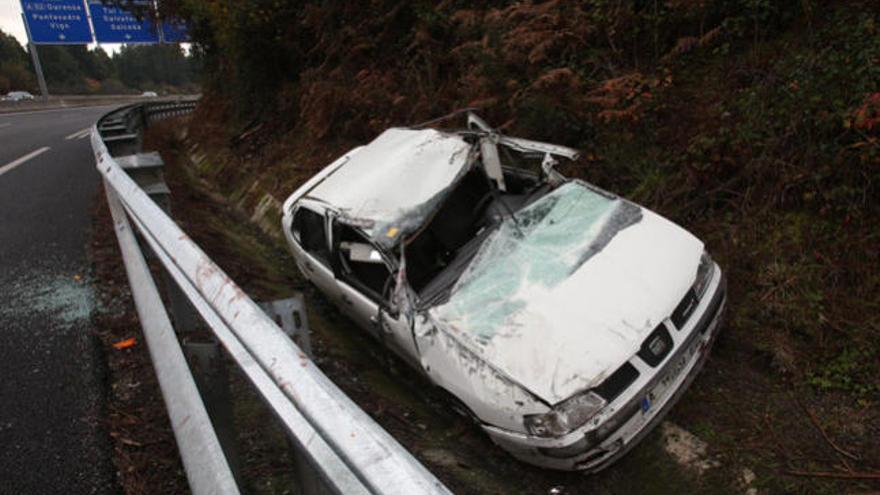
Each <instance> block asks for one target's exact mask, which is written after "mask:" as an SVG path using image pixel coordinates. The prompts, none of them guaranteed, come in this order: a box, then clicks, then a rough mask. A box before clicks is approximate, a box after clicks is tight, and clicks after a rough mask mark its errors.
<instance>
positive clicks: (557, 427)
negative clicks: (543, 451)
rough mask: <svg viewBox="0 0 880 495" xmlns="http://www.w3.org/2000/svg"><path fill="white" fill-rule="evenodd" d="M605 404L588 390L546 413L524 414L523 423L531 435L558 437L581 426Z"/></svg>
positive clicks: (603, 400)
mask: <svg viewBox="0 0 880 495" xmlns="http://www.w3.org/2000/svg"><path fill="white" fill-rule="evenodd" d="M605 404H606V402H605V399H603V398H601V397H599V396H598V395H596V394H595V393H593V392H592V391H589V390H588V391H586V392H582V393H580V394H577V395H574V396H572V397H571V398H569V399H566V400H564V401H562V402H560V403H559V404H556V405H555V406H554V407H553V409H552V410H551V411H550V412H548V413H544V414H527V415H525V416H524V417H523V423H524V424H525V427H526V430H527V431H528V432H529V433H530V434H532V435H535V436H538V437H560V436H562V435H565V434H566V433H570V432H571V431H573V430H575V429H577V428H580V427H581V426H583V424H584V423H586V422H587V421H588V420H589V419H590V418H592V417H593V416H595V415H596V413H598V412H599V411H601V410H602V408H603V407H605Z"/></svg>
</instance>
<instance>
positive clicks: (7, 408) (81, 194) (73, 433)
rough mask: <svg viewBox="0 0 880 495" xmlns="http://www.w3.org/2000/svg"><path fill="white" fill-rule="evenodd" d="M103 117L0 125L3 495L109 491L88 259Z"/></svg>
mask: <svg viewBox="0 0 880 495" xmlns="http://www.w3.org/2000/svg"><path fill="white" fill-rule="evenodd" d="M110 108H112V107H91V108H77V109H67V110H49V111H41V112H32V113H20V114H5V115H0V301H2V302H0V494H2V495H6V494H44V493H46V494H49V493H51V494H55V493H70V494H109V493H118V492H119V489H118V487H117V485H116V482H115V476H114V470H113V464H112V462H111V459H110V442H109V437H108V436H107V432H106V431H104V430H103V425H102V424H101V421H100V418H101V416H102V415H101V407H102V400H103V399H102V397H103V390H104V388H103V387H104V384H103V375H104V371H103V369H102V364H101V363H102V362H103V360H102V359H101V357H100V355H99V354H98V349H99V348H98V346H97V341H96V339H95V338H94V337H93V332H92V328H91V315H92V312H93V311H94V310H95V307H94V306H95V304H94V296H93V294H94V292H93V289H92V285H91V281H90V277H89V261H88V259H87V242H88V231H89V227H90V210H91V207H92V205H93V201H94V199H95V197H96V194H97V192H98V187H99V184H100V176H99V175H98V173H97V171H96V170H95V166H94V158H93V155H92V153H91V147H90V144H89V138H88V134H87V129H88V127H89V126H91V125H92V124H93V123H94V122H95V121H96V120H97V119H98V117H100V115H102V114H103V113H106V112H107V111H109V109H110ZM80 131H82V132H80Z"/></svg>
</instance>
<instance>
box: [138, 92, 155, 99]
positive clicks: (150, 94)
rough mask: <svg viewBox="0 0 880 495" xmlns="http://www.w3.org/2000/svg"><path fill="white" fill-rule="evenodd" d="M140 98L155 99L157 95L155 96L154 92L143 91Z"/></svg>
mask: <svg viewBox="0 0 880 495" xmlns="http://www.w3.org/2000/svg"><path fill="white" fill-rule="evenodd" d="M141 96H142V97H144V98H155V97H157V96H159V95H157V94H156V92H155V91H144V92H143V94H141Z"/></svg>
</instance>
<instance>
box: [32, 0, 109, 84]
mask: <svg viewBox="0 0 880 495" xmlns="http://www.w3.org/2000/svg"><path fill="white" fill-rule="evenodd" d="M21 19H22V21H24V30H25V32H26V33H27V38H28V51H29V52H30V53H31V60H33V63H34V71H35V72H36V73H37V83H38V84H39V85H40V97H41V98H42V99H44V100H45V99H46V98H48V97H49V88H48V87H47V86H46V77H45V76H44V75H43V66H42V64H40V54H39V53H38V52H37V44H47V45H48V44H56V45H71V44H74V45H80V44H86V43H91V42H92V31H91V29H89V19H88V15H87V14H86V8H85V4H84V2H83V0H21Z"/></svg>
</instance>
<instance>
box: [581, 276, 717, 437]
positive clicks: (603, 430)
mask: <svg viewBox="0 0 880 495" xmlns="http://www.w3.org/2000/svg"><path fill="white" fill-rule="evenodd" d="M725 295H726V290H725V286H724V285H723V282H722V285H721V287H720V288H719V289H718V290H717V291H716V292H715V295H714V296H713V298H712V301H711V302H710V303H709V306H708V308H706V312H705V313H703V315H702V317H701V319H700V322H699V323H698V324H697V327H696V328H695V329H694V331H693V332H692V333H691V334H690V335H688V338H687V339H686V340H685V341H684V342H683V343H682V344H681V345H680V346H679V347H678V348H676V349H675V352H674V354H673V355H672V357H671V358H670V359H669V360H667V366H664V368H662V369H660V370H657V373H656V374H655V375H654V378H653V379H651V381H649V382H648V383H647V384H646V385H645V386H643V387H642V388H641V389H640V390H639V391H638V392H637V393H635V394H633V396H632V398H631V399H630V400H629V401H628V402H627V403H626V404H624V405H623V406H621V407H620V409H618V410H617V412H616V413H615V414H614V415H613V416H612V417H611V418H609V419H608V420H606V421H605V422H604V423H603V424H602V425H601V426H600V427H599V428H598V430H597V431H596V432H595V434H594V435H593V437H592V439H591V440H592V441H593V442H594V443H593V445H595V444H596V443H598V442H601V441H602V440H604V439H605V438H608V436H609V435H611V434H612V433H614V432H615V431H616V430H617V429H618V428H619V427H620V426H621V425H623V424H625V423H626V422H627V421H629V419H630V418H631V417H632V416H633V415H634V414H636V413H638V412H639V411H640V410H641V400H642V398H643V397H644V396H645V394H646V393H647V392H648V391H650V390H653V389H654V387H655V386H657V384H658V383H659V381H660V380H662V379H663V378H665V376H666V375H665V373H666V368H668V365H669V364H670V363H674V362H676V360H677V358H678V356H680V355H681V353H682V352H684V350H685V349H687V348H688V347H689V346H690V345H691V344H692V343H693V342H694V340H695V339H697V338H699V337H700V335H701V334H704V333H705V332H706V330H708V328H709V325H710V324H711V323H712V320H714V319H715V317H716V315H717V313H718V310H719V308H720V307H721V303H722V302H723V301H724V298H725ZM649 339H650V337H649ZM626 365H629V363H628V362H627V363H626V364H625V365H624V366H622V367H621V368H623V367H625V366H626ZM630 366H631V365H630ZM634 371H635V370H634ZM618 372H620V369H618V371H616V372H614V374H612V375H611V376H610V377H609V378H608V379H607V380H606V382H608V381H610V380H611V379H612V378H613V377H614V375H616V374H617V373H618ZM635 373H636V376H638V371H635ZM634 380H635V379H633V381H634ZM629 384H632V382H629ZM629 384H628V385H627V387H628V386H629ZM604 385H605V382H603V383H602V385H600V388H601V387H602V386H604ZM624 390H626V387H624V388H623V389H621V390H619V391H618V393H617V395H615V397H617V396H619V395H620V394H622V393H623V391H624ZM672 393H674V392H672ZM600 395H601V394H600ZM603 398H604V396H603ZM606 400H608V402H609V403H610V402H611V399H606Z"/></svg>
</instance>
